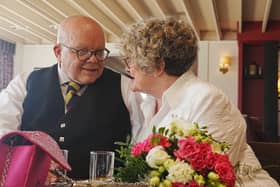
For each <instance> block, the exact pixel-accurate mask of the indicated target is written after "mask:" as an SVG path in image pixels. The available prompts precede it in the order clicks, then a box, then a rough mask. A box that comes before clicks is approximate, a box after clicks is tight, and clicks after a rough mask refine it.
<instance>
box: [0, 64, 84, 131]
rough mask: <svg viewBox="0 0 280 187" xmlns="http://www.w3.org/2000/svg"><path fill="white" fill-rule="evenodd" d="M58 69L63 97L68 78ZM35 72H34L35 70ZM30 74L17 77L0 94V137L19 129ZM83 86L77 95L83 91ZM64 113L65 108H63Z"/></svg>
mask: <svg viewBox="0 0 280 187" xmlns="http://www.w3.org/2000/svg"><path fill="white" fill-rule="evenodd" d="M57 67H58V77H59V83H60V88H61V92H62V95H63V97H65V94H66V91H67V83H68V82H69V81H70V79H69V77H68V76H67V75H66V74H65V73H64V72H63V71H62V70H61V69H60V68H59V66H57ZM35 71H36V70H35ZM30 73H31V72H28V73H23V74H19V75H17V76H16V77H15V78H14V79H13V80H11V82H10V83H9V85H8V86H7V88H5V89H3V90H2V91H1V92H0V136H1V135H3V134H5V133H7V132H9V131H12V130H17V129H19V127H20V124H21V119H22V114H23V106H22V104H23V101H24V99H25V97H26V94H27V93H26V81H27V78H28V77H29V75H30ZM85 89H86V87H85V86H84V87H83V88H82V89H81V90H80V91H79V92H77V95H79V96H80V95H81V94H82V93H83V92H84V91H85ZM65 112H66V108H65Z"/></svg>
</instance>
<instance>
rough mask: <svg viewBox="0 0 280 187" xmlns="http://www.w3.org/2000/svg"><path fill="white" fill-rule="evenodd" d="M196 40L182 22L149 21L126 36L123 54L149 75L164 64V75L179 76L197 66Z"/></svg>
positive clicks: (132, 28) (123, 38) (135, 27)
mask: <svg viewBox="0 0 280 187" xmlns="http://www.w3.org/2000/svg"><path fill="white" fill-rule="evenodd" d="M197 48H198V47H197V39H196V37H195V34H194V32H193V30H192V28H191V27H190V26H189V25H188V24H186V23H184V22H183V21H181V20H175V19H167V20H157V19H153V20H149V21H147V22H140V23H136V24H133V25H132V26H131V27H130V29H129V30H128V31H127V32H126V33H124V34H123V36H122V40H121V54H122V55H123V56H125V57H128V58H131V59H132V62H133V63H136V64H138V65H139V66H140V67H141V68H142V70H143V71H145V72H147V73H150V72H153V71H154V70H155V69H158V68H159V67H160V63H161V61H162V60H163V61H164V62H165V72H166V73H167V74H169V75H174V76H180V75H182V74H183V73H185V72H186V71H187V70H188V69H189V68H190V67H191V65H192V64H193V63H194V61H195V59H196V56H197Z"/></svg>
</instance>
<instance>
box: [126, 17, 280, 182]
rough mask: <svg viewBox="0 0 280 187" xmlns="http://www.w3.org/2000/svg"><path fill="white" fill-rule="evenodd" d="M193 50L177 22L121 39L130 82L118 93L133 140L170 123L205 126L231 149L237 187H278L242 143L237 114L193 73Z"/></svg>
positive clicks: (139, 28)
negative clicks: (179, 120) (177, 120)
mask: <svg viewBox="0 0 280 187" xmlns="http://www.w3.org/2000/svg"><path fill="white" fill-rule="evenodd" d="M197 50H198V46H197V39H196V37H195V34H194V32H193V30H192V28H191V27H190V26H189V25H187V24H186V23H184V22H183V21H181V20H173V19H168V20H150V21H148V22H146V23H137V24H134V25H132V26H131V28H130V29H129V30H128V31H127V33H125V34H124V35H123V38H122V43H121V52H122V55H123V56H124V60H125V63H126V65H127V67H126V68H127V71H128V72H129V73H130V74H131V75H132V77H133V78H134V79H132V80H128V79H126V78H123V83H124V84H123V87H122V90H123V96H124V98H126V101H125V102H126V105H127V107H128V108H129V110H130V114H131V120H132V124H133V138H134V139H135V140H136V141H140V140H143V139H144V138H146V137H147V136H148V135H149V134H151V132H152V128H153V126H156V127H157V128H158V127H162V126H166V125H167V124H170V122H171V121H172V120H173V119H174V118H183V119H185V120H187V121H191V122H198V123H199V124H206V125H207V128H208V131H209V133H210V134H211V135H212V136H213V137H214V138H215V139H217V140H220V141H225V142H227V143H229V144H231V148H230V150H229V157H230V160H231V162H232V164H233V165H239V167H238V168H237V170H236V178H237V180H236V186H246V187H247V186H252V187H256V186H270V187H271V186H279V185H278V184H277V182H276V181H274V180H273V179H272V178H271V177H270V176H269V174H268V173H267V172H266V171H264V170H262V169H261V165H260V163H259V161H258V160H257V158H256V156H255V154H254V153H253V151H252V149H251V148H250V146H249V145H248V144H247V143H246V123H245V121H244V119H243V117H242V115H241V114H240V112H239V110H238V109H237V108H236V107H235V106H234V105H233V104H232V103H231V102H230V101H229V99H228V97H227V96H226V95H225V94H224V93H223V92H222V91H221V90H219V89H217V88H216V87H215V86H213V85H211V84H209V83H207V82H204V81H202V80H199V79H198V78H197V77H196V76H195V74H194V73H193V72H192V69H191V66H192V65H193V64H194V62H195V59H196V57H197ZM131 91H133V92H131ZM135 92H142V93H146V94H147V95H148V96H147V97H144V98H142V97H139V94H137V93H135Z"/></svg>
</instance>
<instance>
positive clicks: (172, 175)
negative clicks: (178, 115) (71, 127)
mask: <svg viewBox="0 0 280 187" xmlns="http://www.w3.org/2000/svg"><path fill="white" fill-rule="evenodd" d="M117 144H119V145H121V148H120V149H119V150H117V152H118V153H119V160H120V161H121V162H123V166H122V167H119V168H117V169H116V173H117V174H116V176H115V178H116V180H117V181H119V182H143V181H147V182H148V183H149V185H150V186H155V187H157V186H159V187H203V186H205V187H210V186H215V187H234V184H235V175H234V170H233V167H232V165H231V163H230V161H229V158H228V156H227V155H226V154H225V153H226V151H227V150H228V148H229V145H228V144H227V143H225V142H219V141H217V140H215V139H213V138H212V137H211V135H209V134H208V132H207V130H206V127H202V128H199V126H198V124H197V123H194V124H189V123H188V122H186V121H183V120H176V121H174V122H172V123H171V124H170V126H169V128H159V129H158V130H157V129H155V128H153V133H152V134H151V135H150V136H149V137H147V139H145V140H144V141H142V142H137V143H135V144H129V143H120V142H118V143H117Z"/></svg>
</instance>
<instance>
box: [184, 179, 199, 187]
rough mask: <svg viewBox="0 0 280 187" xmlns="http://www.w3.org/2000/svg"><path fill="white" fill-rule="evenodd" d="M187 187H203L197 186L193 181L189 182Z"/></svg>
mask: <svg viewBox="0 0 280 187" xmlns="http://www.w3.org/2000/svg"><path fill="white" fill-rule="evenodd" d="M187 187H203V186H201V185H199V184H198V183H197V182H196V181H195V180H191V181H190V182H189V183H188V185H187Z"/></svg>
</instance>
